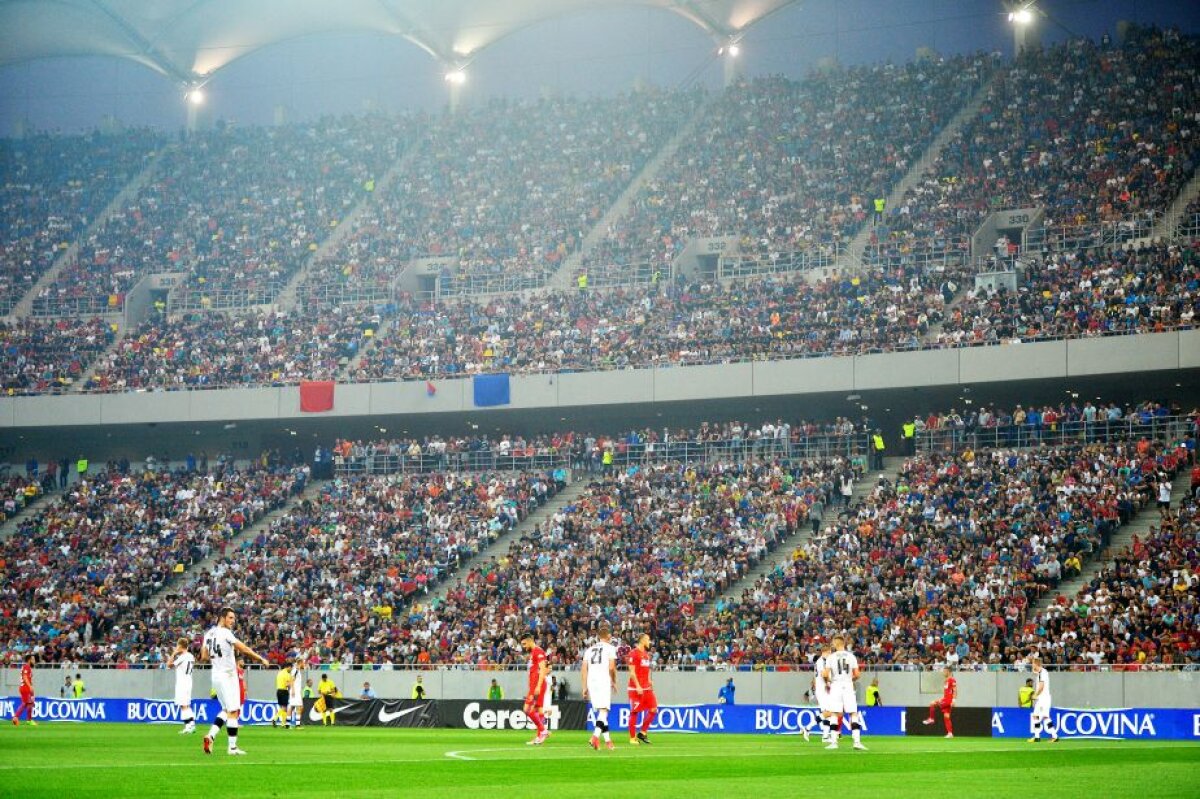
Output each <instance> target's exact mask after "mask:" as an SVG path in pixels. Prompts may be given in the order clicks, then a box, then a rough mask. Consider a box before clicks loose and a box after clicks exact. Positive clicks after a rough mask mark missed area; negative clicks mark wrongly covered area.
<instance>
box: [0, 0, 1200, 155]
mask: <svg viewBox="0 0 1200 799" xmlns="http://www.w3.org/2000/svg"><path fill="white" fill-rule="evenodd" d="M1040 5H1041V7H1042V8H1043V9H1044V10H1045V11H1046V12H1047V13H1048V14H1049V18H1048V19H1046V20H1043V22H1042V24H1041V34H1042V38H1043V41H1046V42H1048V43H1052V42H1054V41H1058V40H1061V39H1063V38H1066V37H1069V36H1088V37H1091V38H1094V39H1098V38H1099V37H1100V36H1101V35H1102V34H1103V33H1106V32H1107V33H1109V34H1110V35H1113V36H1115V35H1116V32H1117V29H1118V23H1119V22H1120V21H1123V20H1127V21H1132V22H1136V23H1139V24H1144V25H1145V24H1159V25H1174V26H1176V27H1178V28H1180V29H1181V30H1183V31H1184V32H1187V33H1200V1H1198V0H1137V1H1132V0H1041V3H1040ZM920 47H930V48H933V49H934V50H936V51H938V52H940V53H943V54H947V55H949V54H954V53H960V52H971V51H978V50H986V51H994V50H999V51H1001V52H1004V53H1005V54H1010V53H1011V50H1012V31H1011V29H1010V27H1009V25H1008V23H1007V21H1006V19H1005V14H1004V7H1003V4H1002V3H1001V0H886V1H885V0H802V2H800V3H797V4H795V5H794V6H791V7H788V8H786V9H784V10H782V11H780V12H778V13H776V14H774V15H772V16H771V17H769V18H768V19H767V20H766V21H764V22H763V23H762V24H760V25H758V26H756V27H751V28H750V29H749V31H748V32H747V33H746V35H745V38H744V39H743V41H742V44H741V50H742V52H741V54H740V56H739V68H740V69H741V70H743V72H744V73H745V74H747V75H759V74H783V75H787V76H790V77H796V78H799V77H803V75H804V74H805V73H806V72H807V71H808V70H810V69H811V68H813V67H814V66H816V65H817V64H818V63H821V62H823V61H827V60H829V59H834V60H836V61H838V62H840V63H843V64H860V63H879V62H884V61H906V60H910V59H912V58H913V56H914V54H915V53H916V51H917V49H918V48H920ZM715 48H716V44H715V43H714V42H713V41H712V39H710V38H709V37H708V35H707V34H705V33H704V32H703V31H702V30H700V29H699V28H698V27H696V26H695V25H693V24H692V23H690V22H688V21H686V20H684V19H683V18H682V17H679V16H677V15H675V14H672V13H670V12H668V11H663V10H658V9H647V8H644V7H630V6H624V7H614V8H612V9H607V10H598V11H589V12H583V13H578V14H574V15H570V16H565V17H560V18H556V19H550V20H547V21H545V22H542V23H538V24H535V25H533V26H530V27H528V28H525V29H523V30H520V31H518V32H516V33H514V34H513V35H511V36H509V37H507V38H505V39H502V40H500V41H499V42H497V43H495V44H493V45H491V46H490V47H488V48H487V49H485V50H483V51H482V52H481V53H479V54H478V56H477V57H476V58H475V60H474V61H473V63H472V64H471V65H470V70H469V76H468V80H467V84H466V86H465V87H464V95H463V96H464V102H482V101H486V100H488V99H491V98H494V97H534V96H539V95H545V94H567V95H575V96H588V95H594V94H604V95H608V94H613V93H616V92H620V91H624V90H628V89H630V88H632V87H634V86H636V85H639V84H652V85H657V86H661V87H666V88H675V87H681V86H690V85H696V84H699V85H703V86H707V87H709V88H718V87H719V86H720V85H721V81H722V75H723V69H722V65H721V63H720V61H719V59H718V57H717V56H716V54H715ZM442 73H443V69H442V67H441V66H439V65H438V63H437V62H436V61H434V60H433V59H432V58H431V57H430V56H429V55H427V54H426V53H425V52H424V51H422V50H420V49H419V48H417V47H416V46H415V45H413V44H411V43H410V42H408V41H406V40H404V39H402V38H399V37H393V36H384V35H375V34H354V35H351V34H317V35H312V36H307V37H304V38H301V39H295V40H292V41H289V42H283V43H280V44H277V45H272V46H269V47H266V48H263V49H262V50H259V51H256V52H254V53H252V54H250V55H248V56H245V57H244V58H241V59H239V60H237V61H235V62H233V63H232V64H230V65H229V66H227V67H225V68H224V69H222V70H221V71H219V72H217V73H216V75H215V76H214V77H213V78H212V79H211V81H210V83H209V84H208V86H207V87H206V93H207V99H206V103H205V112H206V113H208V114H210V115H211V117H212V118H214V119H226V120H232V121H236V122H237V123H239V124H257V125H269V124H272V123H273V122H274V121H276V120H277V119H279V118H283V119H287V120H305V119H311V118H314V117H316V116H320V115H323V114H344V113H352V114H353V113H363V112H365V111H368V110H381V111H404V110H410V109H422V110H431V111H432V110H438V109H440V108H444V107H445V105H446V102H447V88H446V84H445V81H444V80H443V74H442ZM185 114H186V112H185V107H184V102H183V96H182V91H181V89H180V88H179V87H178V86H177V85H176V84H174V83H173V82H171V81H169V80H168V79H166V78H164V77H162V76H160V75H158V74H157V73H155V72H153V71H151V70H150V69H148V68H146V67H143V66H141V65H138V64H135V63H133V62H131V61H126V60H122V59H118V58H112V57H103V58H101V57H91V58H54V59H41V60H36V61H30V62H25V63H22V64H15V65H11V66H7V67H3V68H0V135H2V136H8V135H12V134H13V132H14V131H15V130H17V129H19V127H21V126H24V127H25V129H27V130H48V131H61V132H76V131H84V130H89V129H92V128H95V127H97V126H99V125H101V124H103V121H104V120H105V119H106V118H112V119H115V120H118V121H119V123H120V124H122V125H126V126H151V127H157V128H162V129H164V130H168V131H174V130H178V129H180V128H181V127H182V126H183V124H184V121H185V118H186V117H185Z"/></svg>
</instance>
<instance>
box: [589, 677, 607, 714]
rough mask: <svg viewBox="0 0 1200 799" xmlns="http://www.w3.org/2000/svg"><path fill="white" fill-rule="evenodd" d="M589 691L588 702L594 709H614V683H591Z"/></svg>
mask: <svg viewBox="0 0 1200 799" xmlns="http://www.w3.org/2000/svg"><path fill="white" fill-rule="evenodd" d="M587 689H588V702H590V703H591V704H592V707H597V708H610V707H612V683H611V682H607V681H606V682H603V683H599V684H595V683H591V684H589V685H588V687H587Z"/></svg>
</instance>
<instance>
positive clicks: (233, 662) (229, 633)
mask: <svg viewBox="0 0 1200 799" xmlns="http://www.w3.org/2000/svg"><path fill="white" fill-rule="evenodd" d="M240 643H241V641H239V640H238V639H237V636H236V635H234V634H233V630H230V629H229V628H228V627H221V626H219V625H218V626H216V627H213V628H212V629H211V630H209V631H208V632H206V633H205V634H204V646H205V648H206V649H208V659H209V660H210V661H212V667H213V671H214V672H229V673H231V674H236V673H237V652H235V651H234V644H240Z"/></svg>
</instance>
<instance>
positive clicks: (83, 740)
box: [0, 722, 1200, 799]
mask: <svg viewBox="0 0 1200 799" xmlns="http://www.w3.org/2000/svg"><path fill="white" fill-rule="evenodd" d="M177 729H178V728H177V727H174V726H141V725H120V724H86V725H82V724H80V725H75V724H49V723H46V724H41V725H39V726H38V727H37V728H31V727H28V726H26V725H22V726H21V727H20V728H19V729H18V728H13V727H12V726H10V725H9V724H8V723H7V722H6V723H4V724H3V725H2V727H0V796H13V797H29V796H54V797H75V796H80V797H86V796H101V797H106V799H112V798H113V797H138V796H154V797H159V796H175V797H179V796H202V797H213V798H214V799H217V798H218V797H225V796H228V797H237V799H243V798H244V797H257V796H278V797H287V798H288V799H293V798H294V797H306V796H355V797H357V796H372V797H395V796H420V797H438V796H468V797H477V798H478V799H484V797H492V796H503V797H524V796H529V797H533V796H536V797H541V799H547V798H552V799H559V798H560V797H562V798H563V799H566V798H568V797H588V798H589V799H596V797H599V796H638V797H647V798H648V799H649V798H653V799H658V798H659V797H689V799H695V798H696V797H722V798H723V799H740V797H752V799H770V798H772V797H788V799H794V797H796V796H805V795H808V796H811V795H813V794H814V793H828V794H830V795H834V796H837V797H839V799H843V798H848V797H857V796H863V797H886V798H887V799H899V797H908V796H912V797H922V799H938V798H939V797H946V799H962V798H963V797H965V796H989V797H990V796H996V797H1008V796H1012V797H1023V796H1036V797H1038V799H1049V798H1050V797H1104V796H1113V797H1117V796H1120V797H1123V798H1124V797H1128V796H1129V795H1130V792H1131V791H1135V792H1139V793H1145V794H1146V795H1150V796H1154V797H1156V798H1158V797H1196V796H1200V745H1196V744H1192V743H1185V742H1154V741H1090V740H1089V741H1083V740H1080V741H1063V742H1060V743H1058V744H1050V743H1049V742H1047V741H1043V742H1042V743H1040V744H1036V745H1035V744H1027V743H1025V742H1023V741H1011V740H996V739H967V738H958V739H955V740H951V741H947V740H944V739H941V738H883V737H880V738H870V737H866V738H864V743H866V744H867V745H868V746H869V747H870V751H868V752H855V751H852V750H851V749H850V741H849V739H848V738H847V739H844V740H843V741H842V747H841V749H840V750H839V751H836V752H830V751H825V750H824V749H823V748H822V745H821V744H820V743H819V742H818V741H817V740H816V739H814V740H813V741H812V742H810V743H805V742H804V741H803V740H801V739H800V738H799V737H795V736H761V735H759V736H752V735H679V734H675V735H670V734H660V735H658V736H657V737H655V738H654V739H653V741H654V743H653V745H652V746H641V747H632V746H629V745H628V742H627V739H625V740H618V743H617V749H616V751H612V752H609V751H601V752H594V751H592V750H591V749H589V748H587V746H586V740H587V733H583V732H566V731H560V732H557V733H554V734H553V735H552V736H551V737H550V740H549V741H547V743H546V744H545V745H544V746H541V747H532V746H526V745H525V741H526V740H527V739H528V737H529V736H528V734H527V733H523V732H508V731H504V732H491V731H462V730H445V729H435V730H411V729H409V730H395V729H391V730H389V729H372V728H362V727H346V728H337V727H334V728H321V727H305V728H301V729H299V730H294V731H285V730H277V729H271V728H269V727H267V728H263V727H251V728H243V731H242V734H241V736H240V743H241V745H242V748H244V749H245V750H246V751H247V752H249V754H248V755H246V756H245V757H230V756H229V755H227V754H225V751H224V750H225V738H224V735H222V736H221V738H220V739H218V741H217V742H216V746H215V747H214V750H215V751H214V753H213V754H212V755H205V754H204V753H203V752H202V751H201V735H202V731H198V732H197V733H196V734H195V735H190V736H181V735H179V734H178V732H177ZM623 737H624V736H622V738H623Z"/></svg>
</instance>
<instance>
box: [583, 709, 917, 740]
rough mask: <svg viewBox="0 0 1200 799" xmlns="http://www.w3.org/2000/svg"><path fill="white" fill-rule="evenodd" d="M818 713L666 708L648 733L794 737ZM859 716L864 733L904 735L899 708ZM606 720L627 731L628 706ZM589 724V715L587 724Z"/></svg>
mask: <svg viewBox="0 0 1200 799" xmlns="http://www.w3.org/2000/svg"><path fill="white" fill-rule="evenodd" d="M819 713H820V711H818V710H817V708H816V707H813V706H809V705H670V706H663V707H660V708H659V709H658V715H657V716H655V717H654V722H653V723H652V724H651V725H650V730H651V732H682V733H700V732H736V733H768V734H771V735H798V734H799V733H800V730H801V729H802V728H807V729H809V730H816V729H817V721H816V720H817V717H818V716H819ZM862 716H863V722H864V723H865V725H866V729H867V732H869V733H870V734H872V735H903V734H904V708H902V707H872V708H864V709H863V711H862ZM608 718H609V724H610V725H612V727H613V728H614V729H627V728H628V727H629V705H613V708H612V710H610V711H609V714H608ZM591 721H592V718H591V714H590V712H589V714H588V723H589V725H590V724H591ZM818 734H819V733H818Z"/></svg>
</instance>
